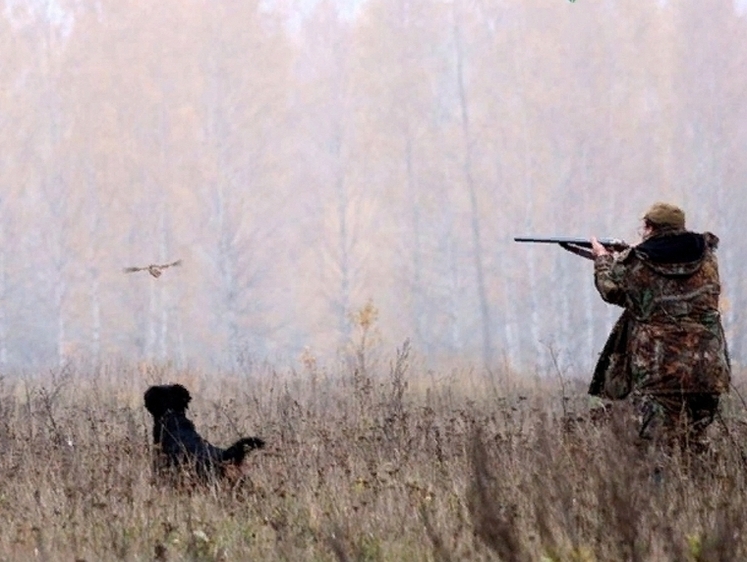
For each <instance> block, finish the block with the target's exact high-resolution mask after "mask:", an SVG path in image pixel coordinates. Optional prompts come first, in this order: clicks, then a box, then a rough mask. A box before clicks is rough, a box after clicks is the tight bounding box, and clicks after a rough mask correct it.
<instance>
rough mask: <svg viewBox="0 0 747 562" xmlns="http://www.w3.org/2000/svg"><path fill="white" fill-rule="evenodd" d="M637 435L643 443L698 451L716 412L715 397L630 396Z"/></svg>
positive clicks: (716, 396)
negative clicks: (636, 423)
mask: <svg viewBox="0 0 747 562" xmlns="http://www.w3.org/2000/svg"><path fill="white" fill-rule="evenodd" d="M630 400H631V403H632V405H633V408H634V410H635V414H636V417H637V419H638V428H639V431H638V435H639V437H640V438H641V439H643V440H644V441H646V442H651V443H654V444H657V445H663V446H680V447H683V448H687V449H691V450H697V449H701V448H704V447H705V446H706V440H705V431H706V428H707V427H708V426H709V425H710V424H711V423H712V422H713V420H714V419H715V417H716V414H717V412H718V402H719V395H718V394H706V393H687V394H680V393H675V394H640V393H637V392H635V391H633V392H632V393H631V396H630Z"/></svg>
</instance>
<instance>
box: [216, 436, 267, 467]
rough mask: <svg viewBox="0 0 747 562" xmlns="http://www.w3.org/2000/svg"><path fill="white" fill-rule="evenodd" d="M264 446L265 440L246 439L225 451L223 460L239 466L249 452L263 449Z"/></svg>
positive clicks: (256, 438) (240, 440)
mask: <svg viewBox="0 0 747 562" xmlns="http://www.w3.org/2000/svg"><path fill="white" fill-rule="evenodd" d="M264 446H265V442H264V440H263V439H260V438H259V437H244V438H243V439H239V440H238V441H236V443H234V444H233V445H231V446H230V447H229V448H228V449H226V450H225V451H223V455H222V458H221V460H223V461H225V462H228V461H230V462H233V463H236V464H239V463H241V461H243V460H244V457H245V456H246V454H247V453H248V452H250V451H253V450H254V449H262V448H263V447H264Z"/></svg>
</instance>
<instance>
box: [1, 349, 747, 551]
mask: <svg viewBox="0 0 747 562" xmlns="http://www.w3.org/2000/svg"><path fill="white" fill-rule="evenodd" d="M382 363H383V362H382ZM354 364H355V362H354ZM358 366H359V367H360V363H359V364H358ZM380 370H382V371H383V372H378V373H371V372H366V370H362V369H360V368H356V367H355V366H354V365H353V366H351V367H350V368H349V369H341V370H340V371H341V372H339V373H328V372H324V371H322V370H320V369H319V368H318V367H317V365H316V364H315V363H314V362H313V361H307V363H306V371H304V372H303V373H289V374H286V375H277V374H275V373H273V372H271V371H269V370H268V371H262V370H257V371H256V372H253V373H250V374H244V375H235V376H231V377H229V376H224V377H217V376H214V375H208V374H201V373H192V372H177V371H175V370H171V369H168V368H165V369H158V368H156V367H153V366H143V367H142V368H140V369H127V368H125V367H120V368H114V367H112V368H111V369H110V370H104V371H99V372H89V371H88V370H86V369H83V368H81V369H78V370H67V371H64V372H62V373H56V374H49V375H45V376H38V377H36V378H34V379H18V380H16V379H14V380H10V379H5V380H4V381H2V384H1V385H0V410H1V411H0V413H1V414H2V415H0V446H1V447H2V453H3V454H2V455H0V476H1V478H0V482H1V484H0V519H1V521H2V525H0V560H42V561H46V560H71V561H72V560H88V561H94V560H95V561H99V560H160V561H164V560H169V561H177V560H192V561H211V560H293V561H296V560H320V561H321V560H329V561H334V560H337V561H345V560H350V561H378V560H435V561H438V562H446V561H453V560H496V559H500V560H504V561H507V562H508V561H530V560H531V561H535V560H541V561H577V562H582V561H584V562H588V561H593V560H598V561H602V560H677V561H683V560H693V561H709V562H712V561H725V560H730V561H731V560H744V559H747V540H746V539H745V535H744V533H745V528H744V522H743V518H742V517H741V514H743V513H745V512H747V495H745V491H746V490H745V477H744V474H745V471H744V465H743V464H742V460H741V457H740V456H739V452H738V451H737V450H736V448H735V443H734V441H735V440H738V441H739V440H741V437H740V435H742V434H744V433H745V432H743V431H742V430H741V426H740V424H739V422H738V420H739V418H740V417H741V416H742V414H743V413H744V412H743V411H742V410H741V406H740V408H737V407H736V406H732V407H731V408H730V409H727V416H726V417H727V423H728V425H729V427H730V428H731V437H730V438H728V437H727V436H726V435H725V434H724V431H723V430H721V429H720V428H719V427H714V428H713V429H714V440H713V451H712V455H711V458H709V459H708V462H707V463H706V462H700V461H698V462H693V461H692V460H691V459H687V458H675V459H666V458H650V459H648V460H646V461H645V462H643V461H640V460H638V459H640V458H641V456H642V454H641V452H640V451H639V450H638V449H637V448H636V446H635V443H634V442H633V441H632V440H631V439H630V438H629V436H628V428H627V426H626V425H625V424H624V423H621V422H620V421H619V420H618V419H617V417H614V416H613V419H612V421H611V422H610V423H608V424H606V425H603V426H599V425H594V424H593V423H591V422H589V421H586V418H585V415H586V413H587V411H588V407H589V404H588V401H587V399H586V397H584V396H583V394H582V393H580V392H579V393H578V394H571V390H570V389H571V387H572V386H573V385H571V384H569V383H568V382H567V381H565V382H564V385H563V387H564V392H565V393H566V394H567V395H566V399H565V400H563V398H562V397H561V395H560V390H559V389H558V385H556V384H555V383H551V382H546V383H524V384H523V385H520V384H518V383H510V382H509V381H508V380H506V379H505V378H503V379H500V380H495V379H490V378H489V377H488V378H486V382H484V383H483V381H482V380H481V379H480V377H478V376H477V375H471V374H469V373H452V374H450V375H445V376H439V375H435V374H432V373H430V374H429V373H420V372H412V369H411V367H410V366H409V361H408V354H407V349H403V350H400V352H399V353H398V355H397V356H396V357H395V358H393V360H392V362H391V366H389V367H387V368H386V369H380ZM491 380H492V381H493V382H490V381H491ZM154 382H182V383H184V384H186V385H187V386H188V387H189V388H190V389H191V390H192V391H193V395H194V396H195V400H194V402H193V407H192V417H193V418H194V420H195V422H196V424H197V427H198V429H200V430H201V431H202V432H203V433H204V434H205V435H207V436H208V437H209V438H210V439H211V440H213V441H215V442H216V443H226V442H228V441H231V440H233V439H234V438H235V437H237V436H238V435H239V434H255V433H256V434H258V435H262V436H263V437H264V438H266V439H267V441H268V443H269V449H268V450H267V451H265V452H259V453H253V454H252V455H250V457H249V459H248V463H247V472H248V476H247V478H246V479H244V480H242V481H240V482H239V483H237V484H236V485H234V486H226V487H225V488H220V489H206V490H202V491H198V492H193V493H186V492H179V491H175V490H172V489H168V488H163V487H159V486H155V485H153V484H152V482H151V472H150V452H149V449H148V435H149V431H150V419H149V416H148V415H147V413H146V412H145V409H144V408H143V407H142V403H141V401H142V392H143V390H144V389H145V388H146V387H147V385H148V384H151V383H154ZM564 416H565V417H566V420H565V421H564V420H563V417H564ZM575 416H578V419H576V418H575ZM569 417H572V418H573V419H572V420H571V421H570V422H569V421H568V418H569ZM741 442H742V443H747V441H744V440H741ZM654 463H657V464H658V466H660V467H662V468H663V472H662V475H663V479H661V480H659V479H658V478H655V477H654V474H653V468H652V467H653V466H654Z"/></svg>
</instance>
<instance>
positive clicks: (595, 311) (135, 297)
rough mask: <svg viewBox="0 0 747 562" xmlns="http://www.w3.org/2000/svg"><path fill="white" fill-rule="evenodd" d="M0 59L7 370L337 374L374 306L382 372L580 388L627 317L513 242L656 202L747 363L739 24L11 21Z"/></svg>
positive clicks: (13, 16)
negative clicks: (710, 273)
mask: <svg viewBox="0 0 747 562" xmlns="http://www.w3.org/2000/svg"><path fill="white" fill-rule="evenodd" d="M0 61H2V63H0V96H2V97H1V98H0V371H2V370H12V369H38V368H42V367H49V366H57V365H62V364H65V363H66V362H67V361H71V360H76V359H84V360H88V359H92V360H96V361H104V360H107V359H110V358H124V359H127V360H131V361H144V362H168V363H171V364H175V365H177V366H186V365H201V366H205V367H216V366H220V367H229V368H230V367H238V366H242V365H245V364H247V363H253V362H264V361H269V362H270V363H272V364H291V365H292V364H294V363H295V362H297V361H298V360H299V357H301V356H302V354H304V356H306V357H309V356H313V357H318V358H320V359H328V358H337V357H340V355H341V354H344V353H345V350H346V349H347V348H348V346H350V345H351V342H355V341H356V338H358V337H360V334H359V333H358V331H359V330H360V322H357V323H356V320H355V315H356V313H357V312H359V311H361V310H363V309H364V308H365V307H367V306H368V309H367V310H368V311H369V312H370V313H372V312H375V314H374V320H373V323H372V325H371V328H370V333H369V334H368V338H369V339H368V341H367V344H366V345H367V346H370V347H371V348H372V349H377V350H380V351H381V353H388V352H389V351H393V350H394V348H395V347H397V346H400V345H402V343H403V342H404V341H405V340H407V339H409V340H410V341H411V342H412V348H413V350H414V352H415V353H416V354H417V356H418V357H419V358H420V359H422V360H423V361H424V362H425V363H427V364H428V365H431V366H433V367H438V366H439V365H443V364H447V363H451V362H454V361H458V362H461V363H467V364H473V365H475V366H477V367H478V368H484V367H486V366H487V367H488V368H490V369H497V368H511V369H515V370H520V371H522V372H527V373H533V372H536V371H539V372H547V370H548V369H561V370H562V372H563V373H568V374H580V375H582V376H584V375H585V374H586V373H588V370H589V368H590V367H591V365H593V362H594V360H595V358H596V356H597V354H598V352H599V350H600V349H601V346H602V344H603V342H604V339H605V338H606V335H607V332H608V330H609V328H610V327H611V326H612V323H613V322H614V319H615V317H616V314H617V311H616V310H615V309H614V308H613V307H611V306H609V305H606V304H604V303H603V302H602V301H601V299H600V298H599V296H598V295H597V294H596V291H595V289H594V287H593V280H592V264H591V262H590V261H587V260H583V259H581V258H579V257H577V256H573V255H571V254H569V253H567V252H564V251H563V250H562V249H560V248H557V247H552V246H544V245H542V246H531V245H524V244H515V243H514V242H513V237H514V236H517V235H531V234H536V235H543V236H547V235H563V236H584V237H588V236H591V235H598V236H605V237H618V238H624V239H626V240H628V241H630V242H635V241H636V238H637V229H638V227H639V224H640V217H641V215H642V214H643V212H644V211H645V210H646V208H647V207H648V206H649V205H650V204H651V203H653V202H655V201H658V200H663V201H669V202H672V203H676V204H679V205H681V206H682V207H683V208H684V209H685V211H686V213H687V221H688V227H689V228H691V229H693V230H698V231H703V230H709V231H712V232H714V233H715V234H717V235H718V236H719V237H720V238H721V244H720V247H719V260H720V266H721V273H722V281H723V303H722V308H723V313H724V322H725V326H726V328H727V332H728V338H729V345H730V347H731V353H732V357H733V360H734V362H735V363H736V364H739V363H741V362H742V361H743V359H744V356H745V353H747V348H746V347H745V344H746V343H747V342H746V341H745V330H744V319H743V317H742V316H741V314H740V311H742V310H744V309H745V305H746V304H747V292H746V291H747V287H746V286H745V281H744V276H743V270H744V264H745V260H747V244H745V242H744V240H743V235H742V231H741V228H742V221H743V217H744V215H745V212H746V211H747V204H746V201H745V196H746V195H747V193H746V190H745V177H746V175H747V158H745V154H747V95H746V94H747V4H745V2H743V1H738V2H736V3H731V2H728V1H723V0H720V1H716V0H705V1H699V2H695V1H694V0H680V1H677V2H671V1H666V0H662V1H658V2H656V1H647V2H619V1H616V0H595V1H592V0H578V1H577V2H574V3H570V2H568V1H565V0H552V1H550V0H521V1H518V0H517V1H510V2H503V1H498V0H490V1H488V0H485V1H480V0H472V1H470V0H453V1H451V2H441V1H435V0H368V1H366V2H353V3H335V2H332V1H324V0H322V1H320V2H316V3H314V2H293V1H292V0H289V1H288V2H281V1H279V2H272V1H266V2H258V1H252V0H244V1H238V0H232V1H228V0H226V1H211V2H209V1H207V0H159V1H158V2H153V1H152V0H101V1H93V0H90V1H89V0H77V1H75V2H73V1H70V2H66V1H65V0H59V1H55V0H47V1H44V2H41V1H39V2H35V1H31V0H27V1H25V2H24V1H19V0H0ZM178 259H179V260H182V263H181V265H180V266H176V267H172V268H169V269H165V270H164V271H163V273H162V275H160V276H159V277H157V278H156V277H154V276H151V275H150V274H149V273H148V272H147V271H141V272H135V273H124V272H123V269H124V268H125V267H130V266H147V265H149V264H161V263H168V262H172V261H175V260H178Z"/></svg>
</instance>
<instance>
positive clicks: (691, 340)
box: [589, 231, 731, 398]
mask: <svg viewBox="0 0 747 562" xmlns="http://www.w3.org/2000/svg"><path fill="white" fill-rule="evenodd" d="M717 245H718V238H717V237H716V236H715V235H713V234H711V233H710V232H706V233H704V234H696V233H694V232H687V231H677V232H673V233H668V234H666V235H660V236H654V237H651V238H648V239H647V240H645V241H644V242H642V243H641V244H639V245H638V246H635V247H632V248H629V249H627V250H625V251H624V252H621V253H619V254H615V255H604V256H599V257H597V258H596V259H595V260H594V278H595V282H596V287H597V290H598V291H599V294H600V295H601V296H602V298H603V299H604V300H605V301H607V302H609V303H612V304H616V305H619V306H621V307H623V308H624V309H625V311H624V313H623V315H622V316H621V318H620V320H619V321H618V322H617V324H616V325H615V328H614V329H613V331H612V334H610V338H609V339H608V341H607V344H606V345H605V348H604V350H603V352H602V354H601V356H600V358H599V362H598V363H597V368H596V370H595V373H594V379H593V381H592V386H591V387H590V389H589V392H590V393H591V394H597V395H602V396H607V397H609V398H623V397H624V396H625V395H626V394H627V393H628V392H630V390H632V389H636V390H637V391H638V392H641V393H644V394H660V393H680V392H707V393H721V392H727V391H728V390H729V383H730V378H731V368H730V365H729V357H728V353H727V348H726V338H725V336H724V330H723V327H722V325H721V317H720V314H719V310H718V301H719V295H720V292H721V284H720V281H719V273H718V263H717V261H716V255H715V250H716V247H717Z"/></svg>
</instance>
